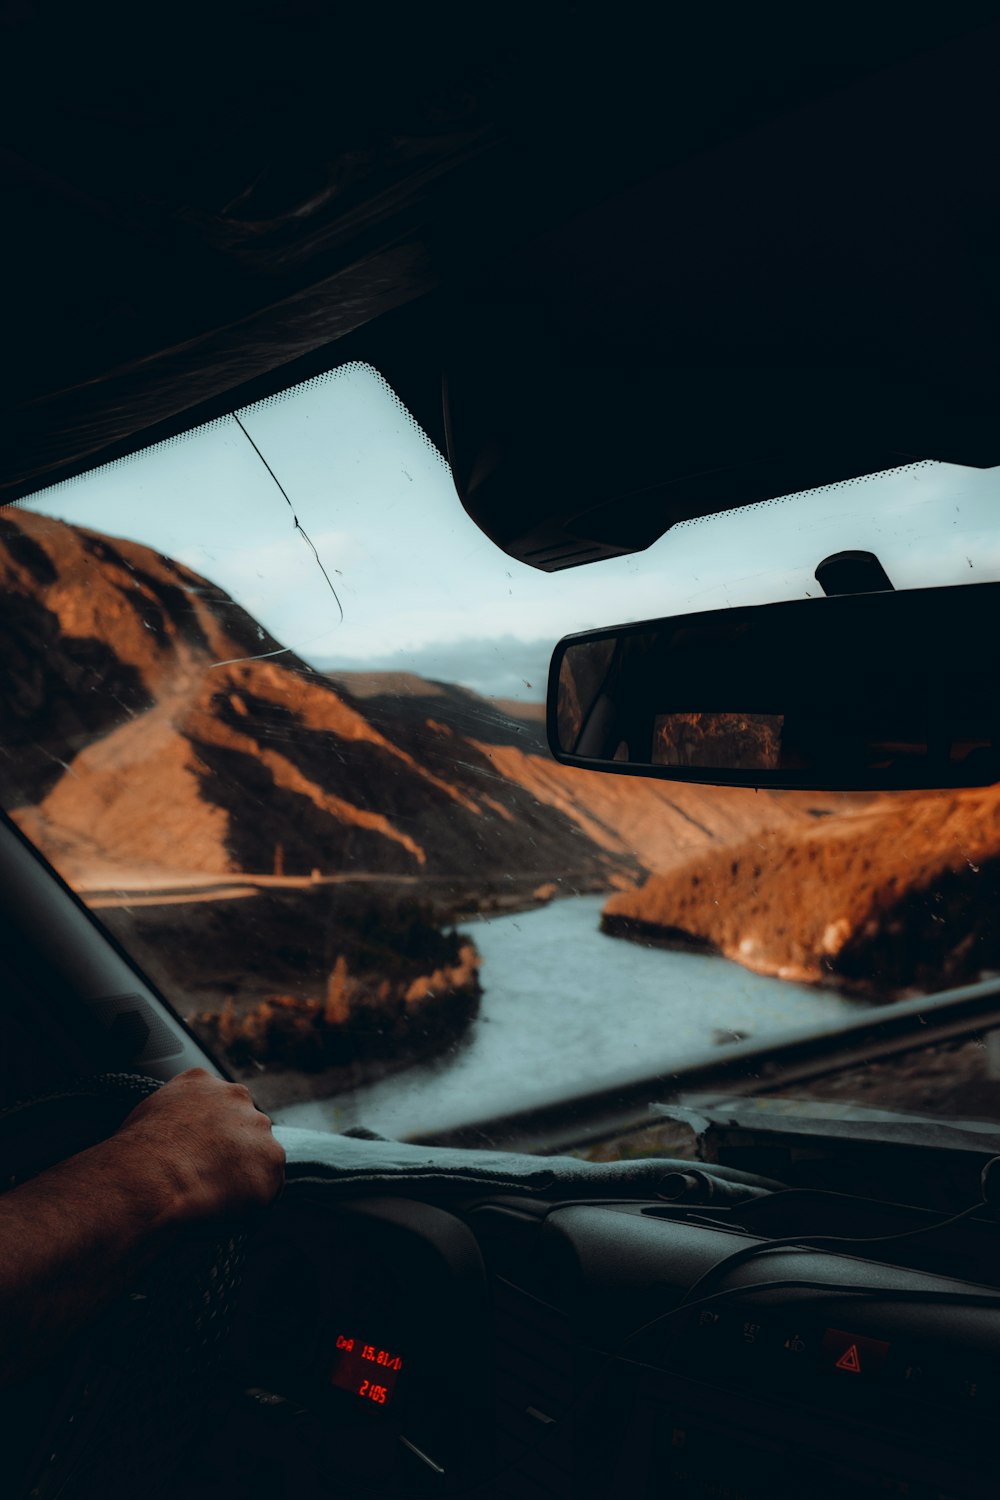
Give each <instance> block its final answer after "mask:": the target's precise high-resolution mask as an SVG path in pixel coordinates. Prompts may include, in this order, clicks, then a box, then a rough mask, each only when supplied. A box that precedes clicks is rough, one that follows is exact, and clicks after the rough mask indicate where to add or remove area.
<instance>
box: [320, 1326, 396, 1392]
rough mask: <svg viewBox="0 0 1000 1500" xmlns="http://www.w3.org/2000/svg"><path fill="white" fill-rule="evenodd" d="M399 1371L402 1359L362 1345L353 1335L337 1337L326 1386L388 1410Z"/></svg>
mask: <svg viewBox="0 0 1000 1500" xmlns="http://www.w3.org/2000/svg"><path fill="white" fill-rule="evenodd" d="M402 1368H403V1359H402V1355H399V1354H394V1353H392V1352H391V1351H390V1350H388V1349H381V1348H379V1346H378V1344H363V1343H362V1342H361V1340H360V1339H357V1338H355V1337H354V1336H353V1334H346V1333H338V1334H337V1355H336V1358H335V1360H334V1362H333V1368H332V1370H331V1371H330V1384H331V1385H337V1386H339V1387H340V1388H341V1390H344V1391H350V1392H351V1393H352V1394H353V1395H355V1396H361V1397H362V1398H363V1399H364V1400H365V1401H371V1402H373V1403H374V1404H375V1405H376V1406H388V1404H389V1402H390V1400H391V1399H392V1392H393V1389H394V1387H395V1385H396V1380H397V1378H398V1376H399V1372H400V1370H401V1369H402Z"/></svg>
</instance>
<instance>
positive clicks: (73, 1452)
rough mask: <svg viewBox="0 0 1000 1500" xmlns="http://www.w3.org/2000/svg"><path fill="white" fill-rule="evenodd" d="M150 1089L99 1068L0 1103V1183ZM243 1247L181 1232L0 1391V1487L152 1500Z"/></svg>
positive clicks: (195, 1407) (178, 1442) (30, 1493)
mask: <svg viewBox="0 0 1000 1500" xmlns="http://www.w3.org/2000/svg"><path fill="white" fill-rule="evenodd" d="M159 1087H160V1085H159V1083H158V1082H157V1081H156V1080H155V1079H153V1078H145V1077H142V1076H140V1075H137V1074H130V1073H105V1074H101V1075H100V1076H98V1077H95V1078H90V1079H85V1080H83V1081H82V1082H80V1083H78V1084H76V1085H74V1086H72V1087H70V1088H68V1089H63V1090H60V1091H59V1092H56V1093H50V1094H39V1095H35V1096H33V1097H32V1098H29V1099H25V1100H22V1101H20V1102H19V1103H16V1104H12V1105H10V1106H9V1107H8V1108H6V1109H4V1110H0V1191H7V1190H9V1189H10V1188H12V1187H16V1186H17V1184H18V1183H20V1182H25V1181H27V1180H28V1178H30V1177H34V1176H36V1175H37V1174H38V1173H39V1172H43V1171H45V1169H46V1168H47V1167H50V1166H54V1165H55V1163H56V1162H59V1161H64V1160H65V1159H66V1158H67V1157H70V1156H75V1155H76V1154H77V1152H80V1151H83V1150H86V1148H87V1147H88V1146H92V1145H95V1144H96V1143H97V1142H98V1141H101V1140H105V1139H106V1138H107V1137H108V1136H110V1135H112V1134H113V1133H114V1132H115V1130H117V1129H118V1127H119V1126H120V1125H121V1124H122V1122H123V1121H124V1119H125V1117H126V1115H128V1114H129V1113H130V1112H131V1111H132V1109H134V1108H135V1106H136V1105H137V1104H138V1103H139V1102H140V1101H141V1100H142V1099H145V1098H146V1097H147V1096H148V1095H149V1094H151V1093H153V1092H155V1090H156V1089H158V1088H159ZM244 1246H245V1236H244V1235H242V1234H237V1235H234V1236H232V1237H230V1238H226V1239H219V1237H218V1230H216V1231H215V1238H214V1239H209V1238H206V1237H205V1236H201V1237H198V1236H197V1235H196V1234H195V1233H194V1232H191V1233H189V1234H188V1235H187V1236H186V1237H185V1238H184V1239H182V1240H179V1241H178V1242H177V1244H176V1245H174V1246H173V1247H172V1248H171V1250H170V1253H169V1255H167V1256H165V1257H164V1258H163V1259H162V1260H161V1261H160V1262H159V1263H158V1264H157V1265H155V1266H153V1267H151V1268H150V1269H149V1270H147V1271H146V1272H144V1273H143V1277H142V1281H141V1285H138V1286H136V1287H135V1288H134V1289H133V1290H132V1292H131V1293H130V1295H129V1296H128V1297H126V1298H125V1299H124V1302H119V1303H118V1304H116V1305H115V1306H113V1307H111V1308H110V1309H107V1310H106V1311H105V1312H104V1313H102V1314H101V1316H100V1317H98V1318H97V1319H96V1320H95V1322H94V1323H93V1325H92V1326H91V1327H89V1328H88V1329H87V1330H86V1331H85V1332H84V1333H83V1334H81V1335H79V1336H77V1337H76V1338H75V1339H74V1340H73V1341H72V1342H71V1343H70V1344H69V1346H68V1347H67V1348H66V1350H65V1351H64V1354H63V1355H62V1356H60V1357H58V1358H57V1360H56V1361H55V1362H54V1365H53V1366H52V1367H50V1368H48V1369H46V1370H45V1371H43V1372H42V1373H41V1374H40V1375H38V1376H34V1377H32V1378H30V1379H29V1380H27V1381H25V1382H24V1383H23V1385H22V1386H20V1387H17V1388H16V1389H15V1390H14V1391H8V1392H4V1404H5V1406H6V1407H7V1409H8V1415H10V1416H13V1417H14V1421H13V1422H12V1423H11V1425H10V1426H9V1427H7V1431H8V1432H10V1433H11V1435H12V1441H8V1440H5V1444H4V1449H3V1451H0V1490H2V1493H3V1494H4V1495H5V1496H9V1497H11V1500H22V1497H23V1500H56V1497H58V1500H83V1497H84V1496H87V1497H91V1496H99V1497H100V1500H134V1497H136V1496H141V1497H142V1500H150V1497H153V1496H155V1495H157V1494H162V1493H163V1492H164V1490H165V1489H166V1487H167V1486H168V1485H169V1483H170V1479H171V1475H172V1474H173V1472H174V1470H175V1469H176V1466H177V1463H178V1462H179V1460H180V1459H181V1457H182V1456H183V1454H184V1451H185V1449H186V1447H187V1445H188V1443H189V1441H190V1439H191V1437H192V1436H193V1434H194V1432H195V1430H196V1428H197V1425H198V1422H199V1419H200V1418H201V1416H202V1415H203V1410H204V1401H205V1398H206V1396H207V1393H208V1391H209V1389H210V1384H211V1376H212V1374H213V1372H214V1370H215V1369H216V1367H217V1365H218V1363H219V1360H220V1356H221V1353H222V1350H223V1346H224V1343H225V1339H226V1335H227V1333H228V1330H229V1327H230V1323H231V1320H232V1315H233V1312H234V1310H235V1306H236V1299H237V1294H238V1291H239V1286H240V1281H241V1275H242V1265H243V1256H244ZM0 1250H2V1247H0ZM5 1426H6V1422H5Z"/></svg>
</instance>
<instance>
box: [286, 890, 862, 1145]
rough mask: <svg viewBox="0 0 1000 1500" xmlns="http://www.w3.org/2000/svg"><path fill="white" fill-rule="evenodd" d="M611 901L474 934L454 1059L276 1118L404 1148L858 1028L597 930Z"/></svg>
mask: <svg viewBox="0 0 1000 1500" xmlns="http://www.w3.org/2000/svg"><path fill="white" fill-rule="evenodd" d="M605 899H606V897H604V896H577V897H574V898H572V899H569V900H565V901H554V902H552V903H551V905H549V906H544V907H540V908H538V909H537V910H535V911H530V912H521V913H516V914H514V915H507V916H493V917H479V918H477V919H475V920H473V921H470V922H467V923H465V924H463V926H462V928H461V931H463V932H467V933H468V934H469V935H470V936H471V937H472V938H473V939H474V940H475V942H476V945H477V947H478V948H479V951H480V953H481V954H482V956H483V969H482V976H481V977H482V983H483V1002H482V1007H481V1009H480V1013H479V1016H478V1017H477V1019H476V1020H475V1021H474V1022H473V1024H472V1026H471V1028H470V1030H469V1032H468V1033H467V1034H466V1035H465V1036H464V1037H463V1038H462V1039H461V1040H460V1041H459V1042H458V1043H457V1044H456V1045H455V1046H454V1047H453V1048H452V1049H451V1050H449V1051H448V1052H446V1053H443V1054H441V1055H440V1056H439V1057H436V1058H434V1059H433V1060H432V1061H429V1062H425V1063H419V1064H417V1065H415V1066H414V1067H411V1068H407V1069H405V1070H404V1071H402V1072H399V1073H394V1074H392V1075H391V1076H389V1077H387V1078H382V1079H380V1080H378V1081H377V1082H375V1083H371V1084H368V1085H366V1086H364V1087H362V1088H359V1089H356V1090H354V1091H353V1092H352V1093H351V1094H341V1095H338V1096H337V1097H335V1098H333V1099H321V1100H311V1101H309V1102H306V1103H300V1104H292V1105H287V1106H285V1107H284V1108H279V1109H275V1110H273V1111H272V1114H273V1116H274V1118H275V1120H278V1121H280V1122H281V1123H282V1124H285V1125H302V1126H310V1127H317V1128H320V1129H323V1130H345V1129H347V1128H348V1127H350V1126H352V1125H367V1126H368V1128H369V1129H371V1130H377V1131H379V1132H380V1133H381V1134H383V1135H388V1136H393V1137H396V1138H403V1137H406V1136H409V1135H418V1134H423V1133H425V1132H431V1131H437V1130H444V1129H447V1128H450V1127H452V1126H454V1125H457V1124H463V1123H466V1122H468V1121H470V1120H475V1119H487V1118H489V1117H490V1116H494V1115H499V1114H505V1113H507V1112H508V1111H510V1110H514V1109H522V1108H526V1107H528V1106H530V1105H532V1104H536V1103H542V1102H544V1101H546V1100H549V1099H551V1098H552V1097H553V1095H554V1094H557V1093H559V1094H562V1093H567V1092H573V1093H575V1092H577V1091H578V1090H579V1091H584V1090H587V1089H590V1088H597V1087H599V1086H600V1085H601V1084H602V1083H605V1082H607V1081H608V1080H609V1079H611V1078H619V1079H620V1078H623V1077H624V1076H626V1075H629V1076H632V1077H642V1076H647V1075H651V1074H654V1073H656V1072H661V1071H662V1072H666V1071H669V1069H670V1068H671V1067H672V1066H675V1065H676V1064H677V1063H678V1062H679V1061H682V1060H683V1059H684V1058H690V1057H696V1056H699V1055H702V1054H704V1052H705V1051H706V1050H707V1049H709V1048H710V1047H711V1046H712V1045H713V1042H714V1041H715V1033H716V1032H717V1031H722V1030H727V1031H740V1032H745V1033H746V1034H747V1035H749V1036H752V1037H754V1038H755V1039H759V1038H761V1037H764V1036H766V1035H768V1034H769V1033H776V1032H782V1031H788V1030H797V1029H799V1028H803V1027H807V1026H809V1025H810V1024H812V1023H813V1022H815V1023H816V1024H817V1025H824V1024H830V1023H831V1022H836V1021H838V1020H847V1019H849V1017H850V1016H851V1015H852V1014H856V1013H857V1002H852V1001H848V1000H845V999H842V998H841V997H840V996H838V995H836V994H835V993H833V992H832V991H829V990H817V989H812V988H810V987H809V986H807V985H799V984H790V983H788V982H787V981H785V980H779V979H766V978H763V977H761V976H760V975H759V974H751V973H750V972H749V971H748V970H747V969H744V968H742V967H741V966H740V965H739V964H735V963H731V962H730V961H729V960H728V959H724V958H717V957H710V956H706V955H704V954H698V953H683V952H674V951H671V950H667V949H663V948H646V947H643V946H641V945H640V944H638V943H631V942H625V941H623V940H622V939H621V938H611V937H606V936H605V935H604V934H603V933H602V932H601V931H600V930H599V921H600V913H601V907H602V905H603V904H604V901H605Z"/></svg>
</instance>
